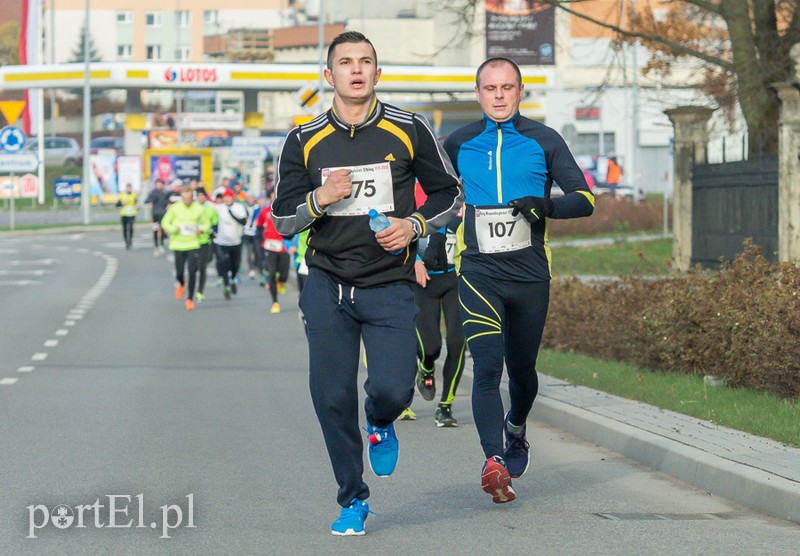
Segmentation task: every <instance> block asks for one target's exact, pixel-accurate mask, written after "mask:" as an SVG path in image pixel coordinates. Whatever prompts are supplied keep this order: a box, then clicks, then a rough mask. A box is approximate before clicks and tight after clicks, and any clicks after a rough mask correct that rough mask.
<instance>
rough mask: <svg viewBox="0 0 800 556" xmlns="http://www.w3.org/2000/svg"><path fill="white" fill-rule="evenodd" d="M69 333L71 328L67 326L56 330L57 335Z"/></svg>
mask: <svg viewBox="0 0 800 556" xmlns="http://www.w3.org/2000/svg"><path fill="white" fill-rule="evenodd" d="M67 334H69V330H67V329H66V328H59V329H58V330H56V336H66V335H67Z"/></svg>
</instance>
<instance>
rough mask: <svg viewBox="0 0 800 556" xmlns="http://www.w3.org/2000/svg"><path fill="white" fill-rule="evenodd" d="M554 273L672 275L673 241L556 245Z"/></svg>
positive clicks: (559, 274) (554, 248) (556, 274)
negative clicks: (589, 245)
mask: <svg viewBox="0 0 800 556" xmlns="http://www.w3.org/2000/svg"><path fill="white" fill-rule="evenodd" d="M552 250H553V275H554V276H573V275H581V274H591V275H607V276H652V275H663V274H668V273H669V271H670V266H669V263H670V259H671V258H672V240H671V239H669V238H667V239H656V240H653V241H639V242H625V241H619V242H617V243H614V244H613V245H597V246H593V247H553V248H552Z"/></svg>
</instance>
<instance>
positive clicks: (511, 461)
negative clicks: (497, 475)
mask: <svg viewBox="0 0 800 556" xmlns="http://www.w3.org/2000/svg"><path fill="white" fill-rule="evenodd" d="M526 429H527V425H523V427H522V432H521V433H519V434H514V433H512V432H511V431H509V430H508V414H506V418H505V419H504V420H503V431H504V432H505V433H506V449H505V451H504V452H503V459H504V460H505V462H506V469H508V474H509V475H510V476H511V478H512V479H517V478H519V477H522V475H524V474H525V471H527V470H528V464H529V463H530V444H528V441H527V440H525V430H526Z"/></svg>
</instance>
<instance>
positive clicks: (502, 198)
mask: <svg viewBox="0 0 800 556" xmlns="http://www.w3.org/2000/svg"><path fill="white" fill-rule="evenodd" d="M475 92H476V95H477V98H478V102H479V104H480V106H481V109H482V110H483V112H484V118H483V119H482V120H481V121H478V122H475V123H473V124H469V125H467V126H465V127H463V128H461V129H459V130H457V131H456V132H454V133H452V134H451V135H450V136H449V137H448V138H447V140H446V141H445V145H444V147H445V150H446V151H447V154H448V155H449V156H450V159H451V161H452V162H453V165H454V167H455V169H456V171H457V172H458V173H459V175H460V176H461V179H462V183H463V187H464V195H465V202H466V206H465V210H464V224H463V227H462V228H461V233H462V234H463V235H462V237H461V247H462V249H461V251H460V267H459V274H460V275H459V296H460V299H461V313H462V319H463V321H464V333H465V335H466V337H467V344H468V345H469V350H470V353H471V354H472V360H473V365H474V368H473V371H474V382H473V389H472V411H473V415H474V418H475V426H476V428H477V429H478V434H479V436H480V441H481V446H482V447H483V451H484V456H485V457H486V458H487V459H486V461H485V462H484V467H483V471H482V474H481V483H482V487H483V490H485V491H486V492H488V493H489V494H491V495H492V499H493V500H494V502H496V503H502V502H509V501H511V500H513V499H514V498H515V497H516V494H515V493H514V490H513V489H512V487H511V478H515V477H519V476H521V475H522V474H523V473H524V472H525V471H526V469H527V467H528V462H529V455H528V452H529V446H528V442H527V440H526V435H525V433H526V431H525V423H526V421H527V418H528V414H529V413H530V411H531V408H532V407H533V402H534V399H535V398H536V394H537V392H538V388H539V383H538V378H537V375H536V357H537V355H538V352H539V344H540V342H541V338H542V331H543V330H544V323H545V319H546V317H547V306H548V302H549V296H550V274H551V273H550V269H551V265H550V262H551V261H550V248H549V246H548V244H547V243H548V230H547V219H548V218H576V217H581V216H589V215H591V214H592V212H593V210H594V196H593V195H592V193H591V192H590V190H589V188H588V186H587V185H586V181H585V180H584V178H583V173H582V172H581V170H580V168H579V167H578V165H577V164H576V162H575V160H574V158H573V157H572V154H571V153H570V152H569V149H568V148H567V145H566V144H565V143H564V140H563V139H562V138H561V136H560V135H559V134H558V133H557V132H555V131H554V130H552V129H550V128H549V127H547V126H545V125H543V124H541V123H539V122H536V121H533V120H529V119H528V118H525V117H523V116H522V115H520V113H519V104H520V101H521V100H522V98H523V95H524V89H523V84H522V77H521V74H520V70H519V67H517V65H516V64H515V63H514V62H513V61H511V60H509V59H507V58H490V59H488V60H486V61H485V62H484V63H483V64H481V66H480V67H479V68H478V71H477V74H476V87H475ZM553 182H556V183H558V185H559V186H560V187H561V189H562V190H563V191H564V193H565V195H564V196H563V197H560V198H556V199H551V198H550V188H551V186H552V184H553ZM504 360H505V363H506V367H507V368H508V376H509V397H510V402H511V403H510V408H509V411H508V413H505V414H504V412H503V403H502V400H501V398H500V390H499V388H500V379H501V378H502V374H503V361H504ZM504 434H505V445H503V435H504Z"/></svg>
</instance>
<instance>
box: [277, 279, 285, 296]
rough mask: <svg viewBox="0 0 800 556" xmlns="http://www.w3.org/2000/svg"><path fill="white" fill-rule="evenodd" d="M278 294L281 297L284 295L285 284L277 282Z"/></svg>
mask: <svg viewBox="0 0 800 556" xmlns="http://www.w3.org/2000/svg"><path fill="white" fill-rule="evenodd" d="M278 293H279V294H281V295H283V294H285V293H286V282H278Z"/></svg>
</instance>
